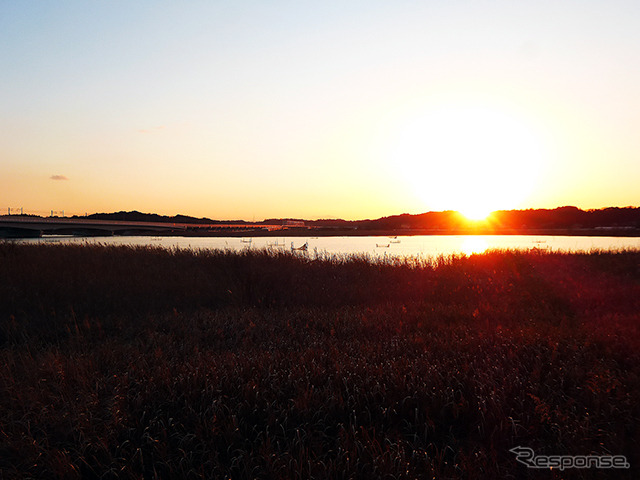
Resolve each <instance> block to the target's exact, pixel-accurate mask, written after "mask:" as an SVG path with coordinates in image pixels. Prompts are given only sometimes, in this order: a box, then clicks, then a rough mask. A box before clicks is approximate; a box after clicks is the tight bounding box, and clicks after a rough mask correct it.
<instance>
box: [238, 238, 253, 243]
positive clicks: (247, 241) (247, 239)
mask: <svg viewBox="0 0 640 480" xmlns="http://www.w3.org/2000/svg"><path fill="white" fill-rule="evenodd" d="M240 242H242V243H251V242H253V238H251V237H249V238H243V239H241V240H240Z"/></svg>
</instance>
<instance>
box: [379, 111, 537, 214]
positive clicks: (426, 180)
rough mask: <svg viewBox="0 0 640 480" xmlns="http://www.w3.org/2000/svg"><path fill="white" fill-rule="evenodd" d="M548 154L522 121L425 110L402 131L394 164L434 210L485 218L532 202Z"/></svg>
mask: <svg viewBox="0 0 640 480" xmlns="http://www.w3.org/2000/svg"><path fill="white" fill-rule="evenodd" d="M546 158H547V155H546V152H545V148H544V145H543V142H542V141H541V140H540V138H538V137H537V136H536V133H535V131H534V130H533V129H532V128H531V127H530V126H528V125H527V124H526V123H525V122H523V121H522V120H520V119H519V118H518V117H516V116H514V115H511V114H508V113H506V112H504V111H500V110H496V109H492V108H487V107H480V106H459V105H445V106H439V107H437V108H430V109H427V110H425V113H423V114H421V115H418V116H415V117H414V118H413V119H412V120H411V121H409V122H407V123H406V124H404V125H402V126H401V127H400V128H399V129H398V134H397V135H396V137H395V139H394V141H393V146H392V149H391V160H392V161H393V164H394V165H395V166H396V169H397V171H398V172H399V175H401V177H402V178H401V181H403V182H405V183H406V184H408V185H409V186H410V187H411V188H412V189H413V190H414V192H415V194H416V196H417V197H418V198H420V199H421V200H422V201H423V202H424V204H425V207H426V208H427V209H428V210H434V211H436V210H457V211H459V212H460V213H462V214H463V215H465V216H466V217H467V218H470V219H475V220H479V219H483V218H485V217H487V215H489V213H491V212H492V211H494V210H499V209H511V208H517V207H518V206H520V204H521V203H522V202H523V201H525V200H526V198H527V196H528V195H529V194H530V192H531V191H532V189H533V187H534V186H535V184H536V182H537V179H538V177H539V172H540V170H541V167H542V164H543V163H544V162H545V161H546Z"/></svg>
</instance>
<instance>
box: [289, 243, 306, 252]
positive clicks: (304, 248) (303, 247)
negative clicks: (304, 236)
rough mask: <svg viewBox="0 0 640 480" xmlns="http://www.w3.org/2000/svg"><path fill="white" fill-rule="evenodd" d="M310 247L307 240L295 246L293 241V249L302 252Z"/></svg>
mask: <svg viewBox="0 0 640 480" xmlns="http://www.w3.org/2000/svg"><path fill="white" fill-rule="evenodd" d="M308 248H309V242H305V243H304V245H301V246H299V247H294V246H293V242H291V251H294V250H297V251H300V252H306V251H307V249H308Z"/></svg>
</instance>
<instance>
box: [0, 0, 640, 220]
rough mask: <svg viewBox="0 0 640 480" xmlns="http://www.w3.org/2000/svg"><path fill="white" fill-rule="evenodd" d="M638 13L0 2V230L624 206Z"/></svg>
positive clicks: (638, 100) (570, 6) (384, 4)
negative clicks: (73, 217)
mask: <svg viewBox="0 0 640 480" xmlns="http://www.w3.org/2000/svg"><path fill="white" fill-rule="evenodd" d="M638 25H640V3H638V2H632V1H620V0H617V1H584V0H583V1H580V2H578V1H563V2H558V1H536V2H513V1H448V2H444V1H429V2H427V1H421V2H415V1H414V2H409V1H393V2H391V1H371V0H369V1H366V2H365V1H343V2H299V1H297V2H294V1H272V2H242V1H238V2H214V1H207V2H204V1H194V2H164V1H137V2H124V1H92V2H85V1H82V2H81V1H60V2H55V1H37V2H35V1H7V0H0V45H2V48H0V72H1V73H0V212H2V211H3V210H4V211H5V212H6V209H7V208H8V207H13V208H16V207H23V208H24V209H25V211H30V212H37V213H47V212H49V211H50V210H65V212H66V213H68V214H72V213H84V212H89V213H91V212H96V211H115V210H133V209H137V210H141V211H147V212H157V213H162V214H176V213H184V214H190V215H196V216H209V217H212V218H220V219H229V218H244V219H252V218H255V219H262V218H268V217H303V218H319V217H324V218H326V217H342V218H351V219H353V218H376V217H380V216H384V215H391V214H396V213H403V212H408V213H420V212H424V211H429V210H443V209H459V210H462V211H469V212H471V211H472V210H474V209H477V210H479V211H483V210H489V209H500V208H529V207H531V208H539V207H550V208H553V207H556V206H561V205H576V206H578V207H581V208H600V207H605V206H627V205H635V206H638V205H640V189H639V188H638V184H639V183H640V182H639V181H640V135H639V127H640V87H639V85H640V28H638Z"/></svg>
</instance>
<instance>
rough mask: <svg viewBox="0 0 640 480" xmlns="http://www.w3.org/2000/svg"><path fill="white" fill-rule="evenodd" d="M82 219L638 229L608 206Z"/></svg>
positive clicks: (630, 215) (636, 211) (637, 218)
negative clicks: (469, 212) (354, 216)
mask: <svg viewBox="0 0 640 480" xmlns="http://www.w3.org/2000/svg"><path fill="white" fill-rule="evenodd" d="M85 218H90V219H96V220H119V221H144V222H168V223H193V224H222V223H224V224H237V225H243V224H248V223H253V224H256V223H257V224H265V225H272V224H283V223H284V222H286V221H291V220H296V221H301V220H302V221H304V223H305V225H307V226H312V227H321V228H344V229H361V230H403V229H435V230H457V229H466V228H469V226H470V225H475V226H477V227H483V228H494V229H562V228H586V229H593V228H598V227H600V228H617V229H640V207H609V208H602V209H594V210H581V209H579V208H577V207H572V206H566V207H558V208H554V209H527V210H498V211H495V212H493V213H492V214H491V215H490V216H489V217H488V218H487V219H486V220H481V221H475V222H470V221H469V220H468V219H466V218H465V217H464V216H463V215H462V214H460V213H458V212H456V211H452V210H450V211H443V212H426V213H421V214H408V213H404V214H401V215H393V216H388V217H381V218H378V219H366V220H343V219H319V220H305V219H299V218H295V219H294V218H269V219H265V220H262V221H260V222H248V221H245V220H213V219H210V218H206V217H203V218H196V217H191V216H188V215H175V216H166V215H158V214H154V213H142V212H138V211H131V212H124V211H120V212H114V213H95V214H92V215H88V216H87V217H85Z"/></svg>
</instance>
